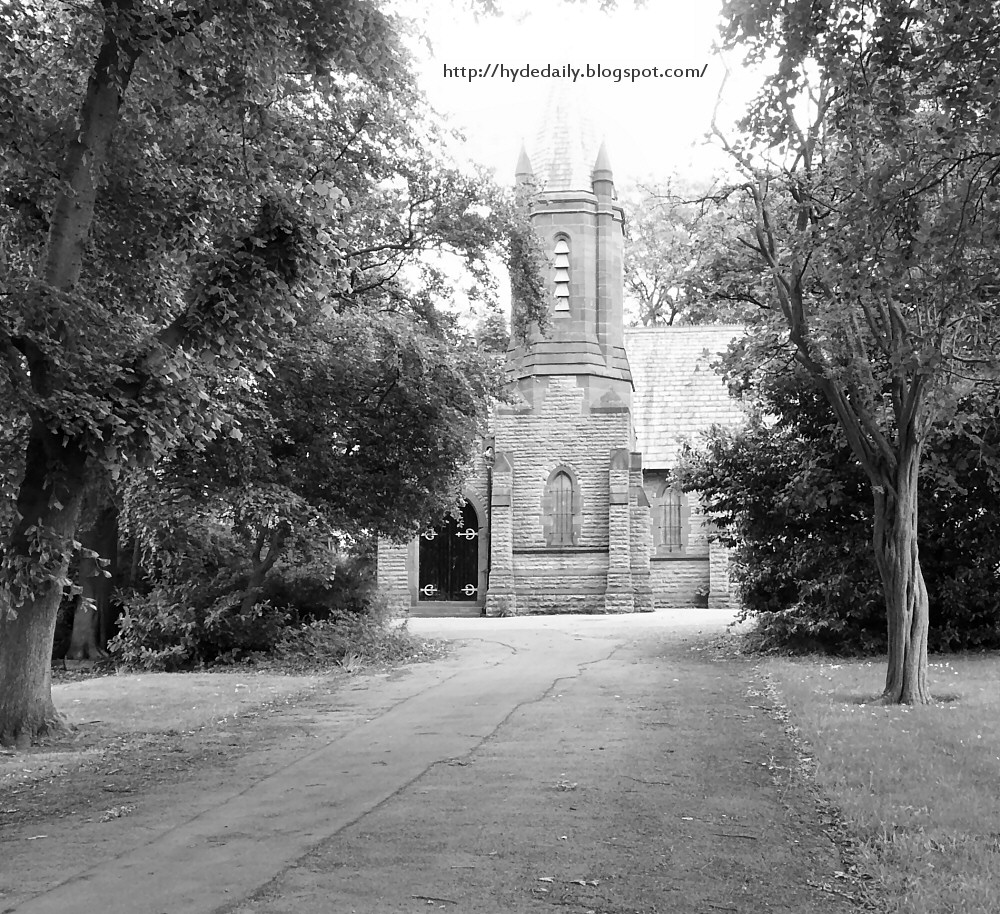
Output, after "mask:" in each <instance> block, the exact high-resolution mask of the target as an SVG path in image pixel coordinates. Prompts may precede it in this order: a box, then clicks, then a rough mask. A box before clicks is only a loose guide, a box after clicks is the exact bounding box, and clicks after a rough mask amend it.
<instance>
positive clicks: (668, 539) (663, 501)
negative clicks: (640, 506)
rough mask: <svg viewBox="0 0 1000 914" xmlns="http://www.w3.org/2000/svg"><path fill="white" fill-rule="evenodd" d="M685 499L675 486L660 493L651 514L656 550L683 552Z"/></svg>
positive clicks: (685, 517) (685, 532)
mask: <svg viewBox="0 0 1000 914" xmlns="http://www.w3.org/2000/svg"><path fill="white" fill-rule="evenodd" d="M686 509H687V499H686V498H685V497H684V493H683V492H682V491H681V490H680V489H678V488H677V487H676V486H670V487H669V488H668V489H666V490H664V492H663V493H662V494H661V495H660V498H659V500H658V502H657V504H656V506H655V509H654V514H653V523H654V529H653V537H654V539H653V541H654V544H655V545H656V547H657V550H658V551H661V552H683V551H684V546H685V545H686V540H687V536H686V534H687V529H686V527H687V510H686Z"/></svg>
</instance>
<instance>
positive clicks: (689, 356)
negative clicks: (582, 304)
mask: <svg viewBox="0 0 1000 914" xmlns="http://www.w3.org/2000/svg"><path fill="white" fill-rule="evenodd" d="M742 333H743V328H742V327H740V326H736V325H732V324H728V325H721V326H714V325H697V326H681V327H626V328H625V349H626V351H627V352H628V360H629V364H630V365H631V367H632V380H633V382H634V384H635V393H634V394H633V395H632V420H633V422H634V424H635V433H636V438H637V442H636V444H637V449H638V450H639V451H640V452H641V453H642V464H643V467H645V468H646V469H668V468H670V467H672V466H674V464H675V463H676V461H677V452H678V450H679V449H680V445H681V442H682V441H685V440H688V441H692V442H696V441H697V438H698V433H699V432H701V431H702V430H704V429H707V428H708V427H709V426H710V425H714V424H718V425H729V426H733V425H738V424H740V423H741V422H742V420H743V412H742V410H741V408H740V405H739V403H738V402H737V401H736V400H734V399H732V398H731V397H730V396H729V391H728V390H727V389H726V385H725V383H724V382H723V380H722V378H721V377H720V376H719V375H718V374H716V372H715V370H714V369H713V368H712V367H711V365H712V363H713V362H716V361H718V359H719V355H720V353H722V352H724V351H725V349H726V347H727V346H728V345H729V343H730V341H731V340H732V339H734V338H735V337H737V336H740V335H742Z"/></svg>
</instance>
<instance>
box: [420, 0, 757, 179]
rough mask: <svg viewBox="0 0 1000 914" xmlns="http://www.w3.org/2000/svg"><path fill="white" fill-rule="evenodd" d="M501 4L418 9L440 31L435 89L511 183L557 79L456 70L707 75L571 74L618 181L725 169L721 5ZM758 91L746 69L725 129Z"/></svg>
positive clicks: (426, 52)
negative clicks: (480, 10) (715, 122)
mask: <svg viewBox="0 0 1000 914" xmlns="http://www.w3.org/2000/svg"><path fill="white" fill-rule="evenodd" d="M402 2H404V3H405V2H407V0H402ZM500 6H501V7H502V8H503V10H504V14H503V15H502V16H500V17H489V18H485V17H483V18H480V19H479V20H478V21H477V19H476V17H475V16H474V15H473V14H472V13H469V12H464V11H462V10H461V9H458V8H456V5H453V4H452V3H450V2H448V0H435V2H432V3H428V2H419V0H412V2H410V7H409V9H410V11H411V12H416V13H417V15H418V16H419V17H420V18H422V19H423V22H424V28H425V31H426V35H427V37H428V44H429V46H427V45H425V44H421V45H420V46H419V47H418V48H417V50H418V53H419V55H420V57H421V64H422V66H421V69H420V81H421V84H422V86H423V88H424V91H425V92H426V93H427V95H428V96H429V98H430V99H431V102H432V103H433V105H434V106H435V107H436V108H437V109H438V110H440V111H442V112H443V113H446V114H447V115H448V117H449V121H450V122H451V123H452V124H453V125H454V126H457V127H460V128H461V129H462V130H463V131H464V132H465V134H466V137H467V146H466V152H467V153H468V155H469V156H470V157H471V158H473V159H474V160H476V161H478V162H480V163H481V164H483V165H485V166H487V167H488V168H491V169H494V170H495V172H496V176H497V178H498V179H499V180H500V181H501V183H507V182H508V181H510V180H511V179H512V177H513V170H514V164H515V162H516V160H517V154H518V150H519V148H520V144H521V140H522V138H528V139H529V141H530V138H531V137H532V136H533V135H534V133H535V130H536V127H537V125H538V122H539V119H540V109H541V106H542V103H543V101H544V99H545V97H546V95H547V93H548V92H549V90H550V87H551V84H552V79H551V78H549V79H546V78H541V77H535V78H529V77H525V76H521V75H519V76H517V78H516V79H515V80H512V79H511V78H510V76H509V75H500V74H499V73H497V75H495V76H493V77H492V78H476V79H473V80H471V81H470V80H469V79H468V78H467V77H466V78H462V77H461V76H451V77H448V76H445V74H444V67H445V66H448V67H465V68H466V70H467V71H468V70H469V69H471V68H476V69H483V68H489V69H490V70H491V72H492V71H493V68H494V66H495V65H496V66H498V67H499V66H500V65H503V66H505V67H507V68H508V69H515V70H521V69H522V68H524V67H526V66H527V67H537V68H542V67H545V66H546V65H548V66H550V67H552V68H553V69H554V70H562V69H563V68H565V67H567V66H569V67H573V68H577V69H579V70H581V71H584V72H585V71H586V67H587V66H588V65H589V66H591V67H592V68H593V67H603V68H607V69H611V70H614V69H615V68H639V69H643V68H647V69H649V68H654V67H659V68H660V70H661V71H663V70H664V69H666V68H670V69H678V68H679V69H688V68H691V69H697V70H699V71H702V70H703V71H704V76H701V77H699V78H691V77H687V78H685V77H680V78H676V77H675V78H641V77H640V78H639V79H637V80H635V81H634V82H633V81H631V80H629V79H626V78H622V79H621V81H618V82H616V81H615V80H614V78H613V77H606V78H591V79H586V78H584V77H583V76H582V74H581V75H580V76H579V77H578V78H577V80H576V82H575V83H574V82H572V80H571V78H570V80H568V81H569V82H570V83H571V85H572V89H571V91H572V92H573V94H574V95H575V96H577V98H578V99H579V100H580V102H581V103H582V104H583V105H584V106H585V107H586V108H587V109H588V110H590V111H591V112H592V115H593V120H594V121H595V123H596V124H597V126H598V127H599V129H600V130H601V131H602V132H603V133H604V134H605V137H606V140H607V144H608V149H609V152H610V155H611V161H612V165H613V167H614V169H615V178H616V182H617V183H619V184H621V183H624V182H626V181H629V180H633V181H637V180H644V179H647V178H649V177H653V178H655V177H658V176H665V175H667V174H669V173H670V172H673V171H677V172H680V173H688V174H698V175H705V174H706V173H711V172H713V171H715V170H717V169H718V168H720V167H721V166H722V164H723V158H722V156H721V154H718V153H716V152H714V151H713V150H712V149H711V148H710V147H706V146H705V141H704V137H705V134H706V132H707V131H708V130H709V127H710V123H711V118H712V111H713V109H714V108H715V105H716V100H717V98H718V95H719V88H720V85H721V83H722V80H723V75H724V72H725V67H724V64H723V62H722V59H721V58H720V57H719V56H718V54H716V53H715V52H714V51H713V43H714V42H715V41H716V36H717V25H716V24H717V19H718V9H719V6H720V0H707V2H705V0H651V2H650V3H649V5H648V7H647V8H645V9H635V8H634V7H633V6H631V5H630V4H629V3H628V2H627V0H620V2H619V9H617V10H615V11H613V12H611V13H603V12H601V11H600V9H599V8H598V4H597V2H596V0H578V2H575V3H564V2H561V0H500ZM735 62H737V61H733V60H730V61H729V64H730V66H733V65H734V63H735ZM748 93H749V87H748V85H747V80H746V78H745V77H740V76H739V72H738V70H737V75H736V76H735V77H731V78H730V81H729V83H728V86H727V91H726V94H725V98H724V102H723V105H722V107H721V109H720V117H719V122H720V124H723V125H725V124H729V123H731V122H732V120H733V119H734V117H735V116H736V115H737V114H738V113H739V111H740V110H741V109H742V106H743V103H744V101H745V100H746V98H747V96H748Z"/></svg>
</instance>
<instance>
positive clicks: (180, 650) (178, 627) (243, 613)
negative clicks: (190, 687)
mask: <svg viewBox="0 0 1000 914" xmlns="http://www.w3.org/2000/svg"><path fill="white" fill-rule="evenodd" d="M184 596H185V595H184V594H181V593H178V592H177V590H176V589H171V588H163V587H158V588H155V589H154V590H153V591H152V592H151V593H149V594H146V595H134V596H133V597H132V598H131V599H129V600H128V601H127V602H126V605H125V612H124V613H123V615H122V617H121V619H120V620H119V631H118V634H117V635H115V637H114V638H113V639H112V641H111V645H110V647H111V653H112V655H113V656H114V657H116V658H117V659H118V661H119V662H120V663H121V664H122V665H123V666H126V667H134V668H139V669H145V670H165V671H172V670H180V669H189V668H191V667H194V666H200V665H203V664H207V663H235V662H237V661H240V660H244V659H246V658H248V657H250V656H252V655H253V654H255V653H258V652H262V651H265V652H266V651H270V650H271V649H272V648H273V647H274V646H275V644H277V643H278V640H279V639H280V638H281V636H282V634H283V632H284V629H285V625H286V623H287V621H288V614H287V613H286V612H285V611H284V610H283V609H280V608H277V607H274V606H272V605H271V604H270V603H268V602H267V601H264V602H258V603H256V604H254V605H253V606H252V607H250V608H249V609H244V608H243V607H242V605H241V601H240V600H239V598H238V597H239V595H238V594H233V593H232V592H228V593H225V594H223V595H222V596H219V597H217V598H216V599H215V600H213V601H212V602H210V603H208V604H207V605H206V604H205V603H204V601H203V600H199V599H196V598H192V595H191V594H188V595H187V596H188V598H187V599H184Z"/></svg>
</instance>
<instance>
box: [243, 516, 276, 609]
mask: <svg viewBox="0 0 1000 914" xmlns="http://www.w3.org/2000/svg"><path fill="white" fill-rule="evenodd" d="M267 534H268V529H267V528H266V527H264V528H263V529H261V530H260V532H259V533H258V534H257V542H256V543H255V544H254V550H253V555H251V556H250V578H249V580H248V581H247V586H246V590H244V591H243V597H242V598H241V600H240V612H241V613H243V614H247V613H250V612H252V611H253V608H254V606H255V605H256V604H257V598H258V597H259V596H260V589H261V587H263V586H264V580H265V579H266V578H267V573H268V572H269V571H270V570H271V569H272V568H273V567H274V563H275V562H277V561H278V557H279V556H280V555H281V551H282V549H284V547H285V539H286V537H287V534H286V531H285V528H284V526H283V525H280V524H279V525H278V526H277V527H275V528H274V529H273V530H271V531H270V534H271V536H270V539H268V537H267ZM265 545H266V546H267V555H266V556H265V555H264V554H263V552H264V547H265Z"/></svg>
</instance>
